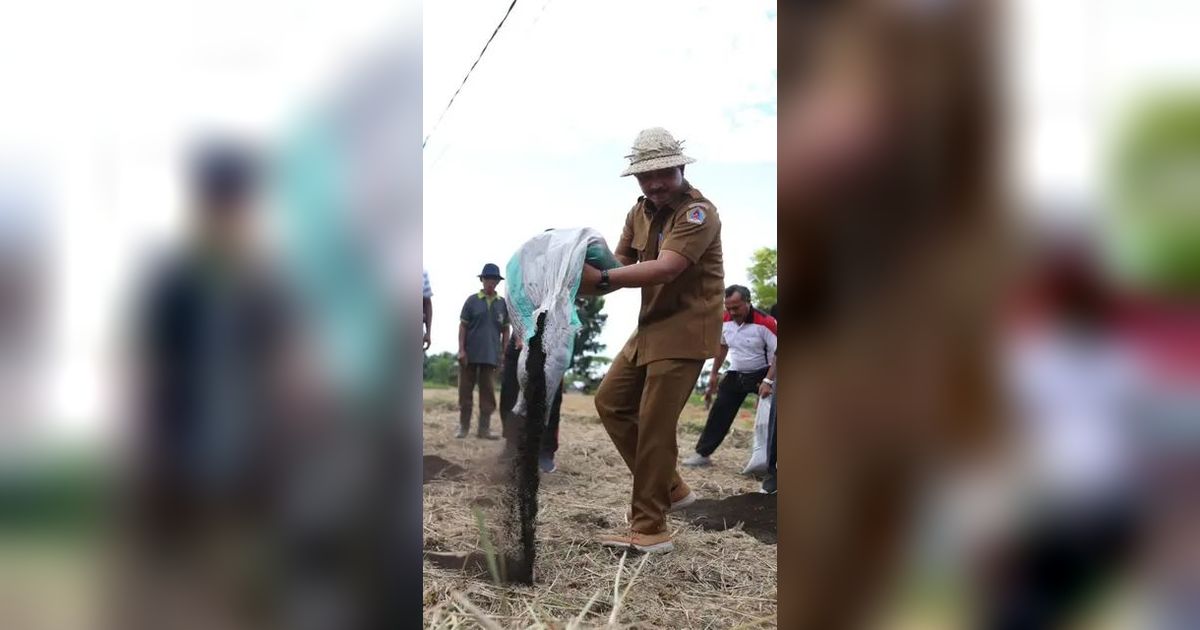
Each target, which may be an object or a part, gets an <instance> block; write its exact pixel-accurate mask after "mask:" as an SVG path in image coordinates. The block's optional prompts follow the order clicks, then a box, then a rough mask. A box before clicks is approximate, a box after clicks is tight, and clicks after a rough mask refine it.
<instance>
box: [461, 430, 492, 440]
mask: <svg viewBox="0 0 1200 630" xmlns="http://www.w3.org/2000/svg"><path fill="white" fill-rule="evenodd" d="M463 437H466V436H463ZM475 437H477V438H479V439H481V440H499V439H500V436H499V435H496V434H495V433H492V432H491V431H480V432H479V434H478V435H476V436H475Z"/></svg>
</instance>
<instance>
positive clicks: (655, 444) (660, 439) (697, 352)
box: [580, 127, 724, 552]
mask: <svg viewBox="0 0 1200 630" xmlns="http://www.w3.org/2000/svg"><path fill="white" fill-rule="evenodd" d="M627 157H628V158H629V160H630V164H629V167H628V168H627V169H626V170H625V172H624V173H623V174H622V176H629V175H633V176H635V177H636V178H637V181H638V185H639V187H640V188H641V190H642V192H643V196H641V197H638V200H637V202H636V203H635V204H634V206H633V208H631V209H630V210H629V212H628V214H627V215H626V217H625V225H624V228H623V229H622V231H621V240H620V241H619V242H618V244H617V247H616V249H615V250H614V252H613V253H614V254H615V255H616V258H617V260H618V262H619V263H620V264H621V265H622V266H621V267H618V268H615V269H612V270H611V271H608V270H605V271H601V270H598V269H596V268H594V267H591V266H585V267H584V277H583V281H582V283H581V287H580V292H581V293H583V294H589V293H590V294H595V293H607V292H610V291H612V290H616V289H622V288H640V289H641V294H642V302H641V312H640V314H639V316H638V327H637V330H635V331H634V333H633V335H632V336H631V337H630V338H629V341H628V342H627V343H626V344H625V347H624V348H623V349H622V350H621V352H620V353H618V354H617V356H616V358H615V359H614V360H613V362H612V364H611V365H610V366H609V370H608V372H607V373H606V374H605V375H604V380H603V381H602V382H601V384H600V388H599V390H598V391H597V392H596V399H595V403H596V411H597V412H598V413H599V415H600V419H601V420H602V421H603V422H604V428H605V430H606V431H608V435H609V437H610V438H612V441H613V444H614V445H615V446H616V448H617V451H618V452H619V453H620V454H621V457H622V458H623V459H624V460H625V464H626V465H627V466H628V467H629V470H630V471H631V472H632V473H633V492H632V495H633V496H632V505H631V510H630V513H629V516H630V519H629V521H630V526H629V529H628V530H626V531H623V532H620V533H616V534H612V535H606V536H602V537H601V538H600V541H599V542H600V543H601V544H602V545H605V546H612V547H623V548H633V549H637V550H639V551H643V552H667V551H671V550H672V549H673V548H674V544H673V542H672V540H671V533H670V530H668V529H667V522H666V518H667V513H668V512H671V511H674V510H678V509H682V508H683V507H686V506H687V505H690V504H691V503H693V502H695V500H696V494H695V493H694V492H693V491H692V490H691V488H689V487H688V485H687V484H686V483H685V482H684V480H683V478H682V477H680V475H679V471H678V470H677V469H676V462H677V457H678V447H677V445H676V429H677V426H678V423H679V415H680V413H681V412H682V411H683V408H684V405H685V404H687V400H688V397H689V396H690V395H691V393H692V388H693V387H694V386H695V384H696V381H697V379H698V378H699V376H700V371H701V369H702V368H703V367H704V362H705V361H707V360H708V359H710V358H712V357H714V356H715V355H716V353H717V349H718V345H719V343H720V332H721V297H722V290H723V288H724V282H723V280H724V264H723V261H722V253H721V219H720V217H719V216H718V214H717V210H716V207H715V206H714V205H713V203H712V202H711V201H709V200H708V199H707V198H706V197H705V196H704V195H703V193H701V192H700V191H699V190H698V189H696V188H694V187H693V186H692V185H691V184H690V183H689V182H688V181H687V179H685V178H684V168H685V166H686V165H687V164H690V163H692V162H694V160H693V159H692V158H690V157H688V156H686V155H684V153H683V149H682V143H681V142H679V141H677V140H676V139H675V138H674V137H672V136H671V134H670V133H669V132H667V130H665V129H663V128H661V127H655V128H651V129H646V130H644V131H642V132H641V133H639V134H638V136H637V138H636V139H635V140H634V143H633V152H632V153H631V154H630V155H628V156H627Z"/></svg>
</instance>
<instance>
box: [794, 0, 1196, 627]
mask: <svg viewBox="0 0 1200 630" xmlns="http://www.w3.org/2000/svg"><path fill="white" fill-rule="evenodd" d="M1198 10H1200V9H1198V8H1197V6H1196V5H1195V3H1187V2H1178V1H1170V0H1164V1H1151V2H1127V1H1124V0H1101V1H1096V2H1090V1H1072V0H1065V1H1061V2H1032V1H1024V0H1010V1H1002V0H996V1H988V2H983V1H972V0H960V1H954V0H948V1H942V2H918V1H901V0H894V1H892V0H878V1H872V0H865V1H863V2H831V3H793V4H788V5H784V6H781V13H780V20H781V33H780V38H779V41H780V112H781V114H780V122H779V138H780V139H779V163H780V176H779V204H780V207H779V212H780V228H781V232H782V233H784V234H787V235H789V240H788V245H785V246H783V247H781V251H780V258H779V260H780V265H781V273H780V276H781V278H782V280H781V283H780V295H781V296H782V301H783V302H784V311H785V312H786V313H788V314H789V315H787V316H785V317H784V319H785V322H790V324H789V323H785V324H784V328H785V330H788V331H789V332H788V333H785V334H784V336H783V338H782V342H781V344H780V346H781V352H782V353H783V356H784V357H785V358H784V360H783V365H782V369H781V373H782V374H784V376H782V377H781V378H783V379H785V381H787V382H788V383H789V384H788V386H787V387H784V388H781V392H780V396H779V403H780V404H781V425H780V426H781V429H780V439H781V445H782V446H783V449H784V451H785V452H788V453H789V454H790V455H791V456H792V457H791V458H790V460H791V461H794V462H796V463H795V464H793V465H791V466H790V467H788V468H787V469H786V470H784V469H781V471H782V472H781V473H780V474H781V478H782V479H783V481H784V485H785V486H786V487H787V488H788V490H784V491H782V492H781V493H780V501H781V503H780V505H781V508H782V510H781V517H780V529H781V531H783V532H786V534H785V535H782V536H781V541H780V547H779V553H780V625H781V627H785V626H787V627H823V628H831V627H862V626H863V625H868V626H879V627H904V628H907V627H912V628H934V627H945V628H958V627H986V628H1065V627H1086V628H1093V627H1094V628H1185V627H1197V626H1198V625H1200V616H1197V614H1198V610H1197V606H1196V605H1195V602H1196V601H1200V600H1198V599H1197V594H1198V593H1200V591H1198V590H1197V587H1198V586H1200V579H1198V578H1200V563H1198V562H1197V559H1198V558H1197V556H1196V553H1195V551H1196V549H1198V548H1200V540H1197V538H1196V534H1195V532H1196V531H1200V530H1197V528H1196V525H1197V524H1200V522H1198V521H1196V520H1195V519H1196V515H1197V513H1198V512H1197V507H1198V506H1200V504H1197V502H1196V499H1197V497H1196V496H1195V494H1194V491H1193V490H1189V489H1188V488H1194V487H1196V486H1195V483H1196V481H1197V480H1200V478H1198V477H1197V473H1198V472H1200V471H1198V470H1197V467H1196V462H1197V461H1200V459H1198V458H1197V456H1198V455H1200V442H1198V441H1197V439H1196V438H1197V437H1198V436H1200V345H1198V344H1197V342H1198V341H1200V299H1198V298H1200V275H1198V274H1197V271H1198V270H1200V267H1198V266H1197V261H1198V258H1197V256H1198V252H1200V248H1198V247H1197V246H1198V245H1200V240H1198V239H1200V196H1197V191H1198V190H1200V189H1198V188H1197V184H1196V183H1197V182H1198V181H1200V170H1197V169H1198V167H1197V164H1200V162H1197V158H1198V157H1200V145H1198V144H1197V138H1198V136H1197V131H1196V130H1197V129H1198V127H1197V124H1198V123H1200V99H1198V98H1197V97H1198V95H1200V91H1198V88H1200V83H1198V81H1200V46H1197V45H1196V43H1195V42H1194V41H1193V37H1192V35H1191V32H1190V29H1189V28H1188V27H1187V26H1186V24H1187V23H1189V22H1191V21H1194V20H1195V19H1196V18H1197V17H1198V13H1197V11H1198ZM784 30H787V31H788V36H785V34H784V32H783V31H784ZM787 463H788V462H787V460H785V464H784V466H787ZM789 477H790V478H789ZM789 490H790V493H789ZM831 523H834V524H838V523H840V525H835V526H831V525H830V524H831ZM785 619H787V622H786V623H785Z"/></svg>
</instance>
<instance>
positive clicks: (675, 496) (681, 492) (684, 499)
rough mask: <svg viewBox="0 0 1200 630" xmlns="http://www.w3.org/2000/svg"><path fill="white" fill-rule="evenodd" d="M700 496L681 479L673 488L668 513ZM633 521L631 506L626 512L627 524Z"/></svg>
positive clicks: (677, 509) (680, 508)
mask: <svg viewBox="0 0 1200 630" xmlns="http://www.w3.org/2000/svg"><path fill="white" fill-rule="evenodd" d="M699 498H700V497H699V496H698V495H697V494H696V493H695V492H692V489H691V488H689V487H688V485H687V483H684V482H683V481H682V480H681V481H680V482H679V485H678V486H675V487H674V488H671V507H669V508H667V514H670V513H672V512H678V511H679V510H682V509H684V508H686V507H687V506H689V505H691V504H693V503H695V502H696V500H697V499H699ZM632 522H633V508H630V509H629V510H626V512H625V524H626V525H628V524H630V523H632Z"/></svg>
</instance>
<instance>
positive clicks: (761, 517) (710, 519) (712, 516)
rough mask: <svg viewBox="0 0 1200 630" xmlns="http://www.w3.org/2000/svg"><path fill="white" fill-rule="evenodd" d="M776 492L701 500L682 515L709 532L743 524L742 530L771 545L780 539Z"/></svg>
mask: <svg viewBox="0 0 1200 630" xmlns="http://www.w3.org/2000/svg"><path fill="white" fill-rule="evenodd" d="M775 496H776V495H773V494H760V493H750V494H737V495H734V496H731V497H725V498H724V499H700V500H698V501H696V502H695V503H693V504H692V505H690V506H688V507H687V508H686V509H684V510H683V511H682V512H681V513H680V514H681V515H682V516H683V517H684V518H685V519H687V520H688V521H689V522H691V523H693V524H695V525H697V526H699V527H700V528H701V529H706V530H709V531H717V532H719V531H725V530H727V529H732V528H734V527H737V526H738V524H739V523H741V525H742V531H744V532H746V533H747V534H749V535H751V536H753V537H754V538H755V539H757V540H758V541H759V542H763V543H767V544H769V545H773V544H775V542H776V541H777V533H776V532H777V525H776V524H777V522H778V521H777V518H776V509H775Z"/></svg>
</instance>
